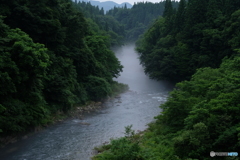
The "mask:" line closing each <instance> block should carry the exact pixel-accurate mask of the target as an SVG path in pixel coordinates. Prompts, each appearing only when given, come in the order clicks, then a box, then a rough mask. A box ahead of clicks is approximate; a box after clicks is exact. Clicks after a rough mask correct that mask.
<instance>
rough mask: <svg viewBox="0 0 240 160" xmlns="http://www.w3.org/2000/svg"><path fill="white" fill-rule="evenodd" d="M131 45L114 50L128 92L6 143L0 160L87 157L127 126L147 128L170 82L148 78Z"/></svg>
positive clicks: (135, 128) (122, 81) (165, 96)
mask: <svg viewBox="0 0 240 160" xmlns="http://www.w3.org/2000/svg"><path fill="white" fill-rule="evenodd" d="M134 47H135V45H134V44H127V45H125V46H122V47H119V48H115V49H114V52H115V53H116V56H117V57H118V59H119V60H120V61H121V64H122V65H123V66H124V69H123V72H122V73H121V76H120V77H118V78H117V79H116V80H117V81H118V82H121V83H125V84H128V85H129V88H130V90H129V91H127V92H125V93H123V94H121V95H120V97H117V98H115V99H111V100H109V101H106V102H105V103H103V105H104V106H105V107H104V108H103V109H100V110H97V111H94V112H91V113H88V114H86V115H85V116H84V119H69V120H66V121H63V122H61V123H59V124H56V125H53V126H50V127H48V128H46V129H45V130H43V131H40V132H39V133H36V134H34V135H32V136H29V137H28V138H27V139H23V140H20V141H18V142H16V143H13V144H9V145H8V146H6V147H5V148H3V149H1V150H0V159H1V160H89V159H90V157H91V156H92V152H93V148H94V147H95V146H99V145H102V144H103V143H106V142H109V141H110V138H117V137H121V136H124V131H125V127H126V126H129V125H133V127H132V129H134V130H136V132H137V131H139V130H144V129H146V128H147V126H146V125H147V124H148V123H150V122H151V121H153V120H154V116H156V115H158V114H159V113H160V112H161V110H160V108H159V105H160V104H161V103H163V102H164V101H166V98H167V96H168V92H169V91H171V90H172V89H173V85H172V84H171V83H168V82H166V81H155V80H151V79H149V78H148V76H146V75H145V74H144V71H143V68H142V66H141V65H140V64H139V59H138V55H137V53H136V52H135V51H134ZM84 123H88V124H90V125H83V124H84Z"/></svg>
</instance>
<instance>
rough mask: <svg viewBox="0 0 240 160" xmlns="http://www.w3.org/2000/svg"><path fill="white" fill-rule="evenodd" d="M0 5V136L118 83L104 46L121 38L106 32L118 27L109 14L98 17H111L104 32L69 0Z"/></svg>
mask: <svg viewBox="0 0 240 160" xmlns="http://www.w3.org/2000/svg"><path fill="white" fill-rule="evenodd" d="M2 4H3V5H1V6H0V10H1V11H0V14H1V15H3V16H1V19H0V52H1V55H0V62H1V63H0V82H1V84H0V87H1V89H0V136H4V135H11V134H17V133H19V132H24V131H27V130H29V129H31V128H34V127H36V126H39V125H45V124H46V123H49V121H50V119H51V115H54V114H56V113H57V112H68V111H69V110H70V109H71V108H72V107H73V106H74V105H75V104H84V103H85V102H87V101H91V100H101V99H102V98H104V97H106V96H108V95H111V94H113V89H116V88H119V86H121V84H119V85H118V84H117V83H116V82H114V81H113V78H116V77H118V76H119V74H120V72H121V71H122V68H123V66H122V65H121V64H120V62H119V61H118V59H117V58H116V57H115V55H114V53H113V52H112V51H111V50H110V49H109V48H110V46H111V45H112V44H111V43H110V42H111V38H112V39H114V38H113V37H114V36H115V38H116V39H114V41H115V42H114V44H118V43H120V39H121V38H120V37H121V36H119V35H118V34H117V35H114V34H115V32H114V34H112V32H113V31H116V30H117V29H119V31H120V30H121V29H123V28H121V26H120V25H119V24H118V23H117V22H116V21H115V20H114V19H111V17H110V18H109V17H104V18H103V19H105V20H106V21H109V23H112V22H116V23H115V24H113V25H114V27H115V29H112V30H111V29H109V32H107V31H106V30H104V29H103V28H102V26H101V25H99V24H100V23H99V24H98V23H96V22H94V21H95V20H93V19H90V18H88V19H86V18H85V17H84V16H83V14H82V12H81V11H80V8H77V6H76V4H75V3H73V2H72V1H70V0H58V1H56V0H43V1H38V2H33V1H30V0H25V1H6V0H3V2H2ZM90 8H91V7H90ZM99 14H100V15H101V16H103V14H102V11H101V10H100V13H99ZM100 15H99V16H100ZM3 17H4V18H3ZM3 20H4V21H3ZM92 24H94V25H92ZM90 26H91V27H90ZM10 28H11V29H10ZM14 28H15V29H14ZM111 35H113V36H111Z"/></svg>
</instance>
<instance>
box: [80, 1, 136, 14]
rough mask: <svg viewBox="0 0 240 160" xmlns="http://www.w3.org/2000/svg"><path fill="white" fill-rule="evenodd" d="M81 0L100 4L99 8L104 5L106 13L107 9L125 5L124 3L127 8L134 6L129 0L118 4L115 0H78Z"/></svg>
mask: <svg viewBox="0 0 240 160" xmlns="http://www.w3.org/2000/svg"><path fill="white" fill-rule="evenodd" d="M78 1H80V2H82V1H84V2H90V3H91V4H92V5H93V6H98V7H99V9H101V8H102V7H103V9H104V11H105V13H106V11H108V10H110V9H112V8H114V7H124V5H125V4H126V6H127V8H132V5H131V4H130V3H128V2H124V3H121V4H118V3H116V2H113V1H105V2H100V1H92V0H78Z"/></svg>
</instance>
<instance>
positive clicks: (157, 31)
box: [93, 0, 240, 160]
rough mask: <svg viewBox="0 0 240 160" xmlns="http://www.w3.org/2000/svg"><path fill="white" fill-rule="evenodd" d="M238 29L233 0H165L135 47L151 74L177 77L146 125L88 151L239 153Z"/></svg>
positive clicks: (239, 9)
mask: <svg viewBox="0 0 240 160" xmlns="http://www.w3.org/2000/svg"><path fill="white" fill-rule="evenodd" d="M239 30H240V0H235V1H230V0H202V1H201V3H199V1H198V0H189V1H188V2H187V1H185V0H180V3H179V8H178V10H177V12H175V11H174V9H173V7H172V3H171V1H170V0H167V1H166V4H165V10H164V13H163V17H159V18H158V20H156V21H155V22H154V24H153V25H152V26H151V27H150V28H149V29H148V30H147V31H146V32H145V34H144V36H143V37H142V38H141V39H140V40H139V41H138V43H137V44H138V47H137V49H136V50H137V51H138V52H139V54H140V60H141V63H142V65H143V66H144V67H145V72H146V73H147V74H149V75H150V77H151V78H154V79H157V80H161V79H167V80H172V81H181V80H184V81H182V82H179V83H177V84H176V88H175V89H174V90H173V91H172V92H171V93H170V95H169V98H168V100H167V101H166V102H165V103H164V104H162V105H161V106H160V108H161V109H162V113H161V114H160V115H159V116H157V117H155V119H156V122H153V123H152V124H150V125H149V128H148V130H147V131H145V132H144V133H140V134H135V133H134V131H132V130H131V127H129V126H128V127H126V136H125V137H122V138H119V139H116V140H111V142H110V144H109V145H105V146H102V147H100V148H98V150H99V151H100V152H102V151H104V152H103V153H102V154H99V155H97V156H95V157H94V158H93V159H95V160H103V159H126V160H130V159H131V160H132V159H134V160H137V159H138V160H153V159H154V160H155V159H157V160H177V159H182V160H187V159H188V160H193V159H194V160H202V159H204V160H207V159H209V160H210V159H213V157H211V156H210V152H211V151H215V152H235V155H237V154H238V156H239V151H240V119H239V114H240V90H239V84H240V70H239V67H240V57H239V53H240V52H239V51H240V50H239V49H240V43H239V42H240V39H239V38H240V35H239ZM237 152H238V153H237ZM214 158H216V157H214ZM217 159H224V160H228V159H229V160H230V159H235V160H237V159H239V157H226V156H222V157H217Z"/></svg>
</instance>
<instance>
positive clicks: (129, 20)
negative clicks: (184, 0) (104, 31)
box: [106, 1, 179, 41]
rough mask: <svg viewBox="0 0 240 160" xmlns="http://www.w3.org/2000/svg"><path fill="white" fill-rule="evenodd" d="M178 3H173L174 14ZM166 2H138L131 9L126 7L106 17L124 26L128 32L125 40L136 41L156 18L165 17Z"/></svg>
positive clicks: (114, 10)
mask: <svg viewBox="0 0 240 160" xmlns="http://www.w3.org/2000/svg"><path fill="white" fill-rule="evenodd" d="M178 3H179V2H178V1H173V2H172V7H173V12H175V11H176V8H177V7H178ZM164 7H165V1H160V2H158V3H152V2H137V3H134V5H133V7H132V8H131V9H129V8H127V7H126V6H125V7H122V8H117V7H114V8H113V9H111V10H109V11H108V12H107V13H106V15H110V16H113V17H114V18H115V19H116V20H117V21H118V22H119V23H120V24H123V25H124V27H125V30H126V36H125V39H126V40H128V41H136V40H137V39H138V37H139V35H141V34H143V33H144V32H145V30H146V29H147V28H148V27H149V26H150V24H152V23H153V22H154V20H155V19H156V18H158V17H159V16H162V15H163V12H164Z"/></svg>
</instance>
